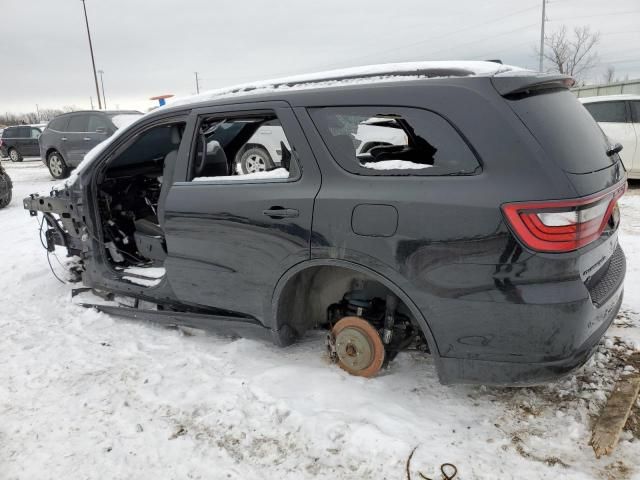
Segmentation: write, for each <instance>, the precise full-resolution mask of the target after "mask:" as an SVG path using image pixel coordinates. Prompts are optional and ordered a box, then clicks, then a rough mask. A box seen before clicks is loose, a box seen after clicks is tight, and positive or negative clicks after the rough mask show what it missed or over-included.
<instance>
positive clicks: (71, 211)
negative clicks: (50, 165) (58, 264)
mask: <svg viewBox="0 0 640 480" xmlns="http://www.w3.org/2000/svg"><path fill="white" fill-rule="evenodd" d="M23 206H24V208H25V210H29V213H30V214H31V216H34V217H35V216H37V215H38V213H42V218H43V222H44V223H46V227H47V228H46V229H44V236H45V237H44V238H45V239H46V247H47V250H48V251H50V252H53V251H54V250H55V248H56V245H57V246H60V247H64V248H66V249H67V252H68V255H70V256H78V257H81V256H82V250H83V241H82V238H83V236H84V237H85V238H86V236H87V227H86V225H85V223H84V220H83V217H82V202H81V198H75V199H72V198H71V194H70V189H69V188H67V187H64V188H63V189H62V190H53V191H52V192H51V195H50V196H46V197H45V196H40V195H39V194H37V193H34V194H31V195H30V196H29V197H27V198H25V199H24V200H23Z"/></svg>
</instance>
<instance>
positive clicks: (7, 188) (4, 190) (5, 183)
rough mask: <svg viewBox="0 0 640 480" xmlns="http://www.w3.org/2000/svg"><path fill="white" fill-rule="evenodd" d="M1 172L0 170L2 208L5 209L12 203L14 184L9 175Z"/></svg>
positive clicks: (0, 202) (0, 205)
mask: <svg viewBox="0 0 640 480" xmlns="http://www.w3.org/2000/svg"><path fill="white" fill-rule="evenodd" d="M1 170H2V169H1V168H0V208H4V207H6V206H7V205H9V204H10V203H11V191H12V184H11V178H9V174H7V173H6V172H3V171H1Z"/></svg>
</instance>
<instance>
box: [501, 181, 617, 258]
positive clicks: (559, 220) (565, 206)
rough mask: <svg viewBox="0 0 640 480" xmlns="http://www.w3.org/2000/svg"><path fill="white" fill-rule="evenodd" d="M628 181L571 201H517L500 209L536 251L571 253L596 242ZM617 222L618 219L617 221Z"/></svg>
mask: <svg viewBox="0 0 640 480" xmlns="http://www.w3.org/2000/svg"><path fill="white" fill-rule="evenodd" d="M626 190H627V182H626V181H623V182H622V183H620V184H618V185H615V186H614V187H613V188H610V189H608V190H605V191H604V192H601V193H598V194H595V195H590V196H588V197H583V198H579V199H573V200H553V201H544V202H517V203H507V204H505V205H503V206H502V211H503V212H504V215H505V217H506V218H507V221H508V222H509V225H510V226H511V228H512V229H513V231H514V233H515V234H516V235H517V236H518V238H519V239H520V240H521V241H522V243H524V244H525V245H526V246H527V247H529V248H530V249H532V250H536V251H538V252H555V253H560V252H571V251H573V250H577V249H579V248H581V247H584V246H585V245H588V244H589V243H591V242H593V241H594V240H597V239H598V238H599V237H600V235H602V232H603V231H604V229H605V228H606V226H607V223H608V222H609V220H610V219H611V216H612V214H613V212H614V209H615V208H616V206H617V202H618V199H619V198H620V197H621V196H622V195H624V192H625V191H626ZM616 221H617V220H616Z"/></svg>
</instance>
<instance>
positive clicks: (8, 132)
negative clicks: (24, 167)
mask: <svg viewBox="0 0 640 480" xmlns="http://www.w3.org/2000/svg"><path fill="white" fill-rule="evenodd" d="M41 134H42V130H41V129H40V127H34V126H31V125H18V126H15V127H7V128H5V129H4V130H3V131H2V136H1V137H0V153H1V154H2V156H3V157H9V158H10V159H11V161H12V162H21V161H22V159H23V158H24V157H37V156H38V155H40V148H39V147H38V139H39V138H40V135H41Z"/></svg>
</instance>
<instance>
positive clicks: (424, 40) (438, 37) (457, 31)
mask: <svg viewBox="0 0 640 480" xmlns="http://www.w3.org/2000/svg"><path fill="white" fill-rule="evenodd" d="M538 8H539V7H538V5H534V6H531V7H527V8H523V9H522V10H517V11H515V12H511V13H509V14H507V15H503V16H502V17H498V18H494V19H493V20H488V21H486V22H481V23H476V24H474V25H469V26H467V27H464V28H461V29H458V30H454V31H452V32H448V33H445V34H443V35H438V36H433V37H429V38H426V39H423V40H419V41H417V42H413V43H408V44H405V45H399V46H397V47H393V48H388V49H386V50H380V51H377V52H376V53H371V54H368V55H363V56H359V57H352V58H351V59H350V60H345V61H344V62H342V63H345V62H347V61H349V62H354V61H358V60H361V59H365V58H370V57H372V56H379V55H381V54H382V55H384V54H387V53H392V52H397V51H398V50H405V49H407V48H411V47H415V46H418V45H423V44H425V43H428V42H432V41H433V40H441V39H443V38H447V37H450V36H452V35H457V34H458V33H462V32H466V31H468V30H472V29H474V28H478V27H483V26H485V25H489V24H491V23H495V22H499V21H500V20H504V19H505V18H509V17H513V16H515V15H519V14H521V13H524V12H528V11H531V10H534V9H538ZM320 68H323V67H320Z"/></svg>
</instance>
